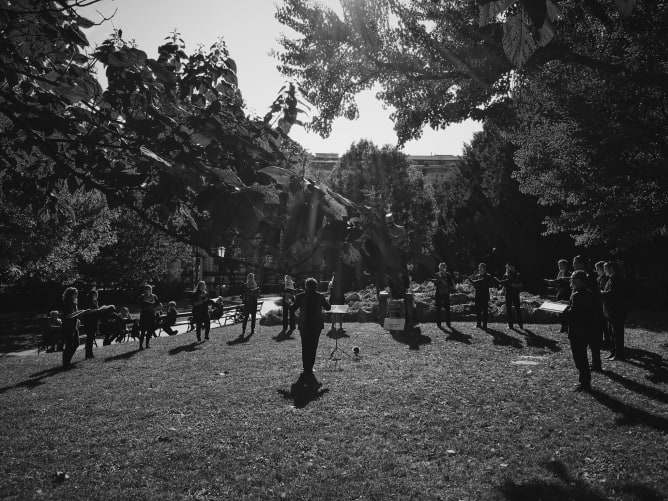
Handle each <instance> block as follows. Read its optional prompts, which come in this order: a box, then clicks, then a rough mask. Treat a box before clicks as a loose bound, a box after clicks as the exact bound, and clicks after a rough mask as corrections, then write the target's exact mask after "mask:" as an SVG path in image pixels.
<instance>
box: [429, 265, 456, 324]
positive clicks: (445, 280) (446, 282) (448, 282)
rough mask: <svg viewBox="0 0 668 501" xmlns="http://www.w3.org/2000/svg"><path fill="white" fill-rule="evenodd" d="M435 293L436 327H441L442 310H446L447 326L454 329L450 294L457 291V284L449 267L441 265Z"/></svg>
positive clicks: (435, 281)
mask: <svg viewBox="0 0 668 501" xmlns="http://www.w3.org/2000/svg"><path fill="white" fill-rule="evenodd" d="M434 285H435V292H434V304H435V307H436V325H437V326H438V327H441V308H444V309H445V325H447V326H448V327H449V328H452V325H450V292H451V291H453V290H454V289H455V283H454V281H453V280H452V275H451V274H450V273H449V272H448V265H447V264H445V263H440V264H439V265H438V271H437V272H436V278H435V279H434Z"/></svg>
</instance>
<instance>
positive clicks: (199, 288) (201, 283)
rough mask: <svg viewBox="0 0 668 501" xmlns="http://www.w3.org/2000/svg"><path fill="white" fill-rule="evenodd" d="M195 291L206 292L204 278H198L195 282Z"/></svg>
mask: <svg viewBox="0 0 668 501" xmlns="http://www.w3.org/2000/svg"><path fill="white" fill-rule="evenodd" d="M196 290H197V292H206V282H205V281H204V280H200V281H199V282H197V288H196Z"/></svg>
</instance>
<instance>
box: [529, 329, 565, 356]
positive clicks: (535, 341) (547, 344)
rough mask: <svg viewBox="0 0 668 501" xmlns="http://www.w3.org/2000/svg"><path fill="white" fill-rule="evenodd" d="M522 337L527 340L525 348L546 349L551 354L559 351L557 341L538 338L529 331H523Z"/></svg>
mask: <svg viewBox="0 0 668 501" xmlns="http://www.w3.org/2000/svg"><path fill="white" fill-rule="evenodd" d="M524 337H525V338H526V340H527V346H530V347H532V348H546V349H548V350H550V351H552V352H557V351H561V346H559V342H558V341H555V340H554V339H549V338H546V337H543V336H539V335H538V334H536V333H535V332H533V331H531V330H529V329H524Z"/></svg>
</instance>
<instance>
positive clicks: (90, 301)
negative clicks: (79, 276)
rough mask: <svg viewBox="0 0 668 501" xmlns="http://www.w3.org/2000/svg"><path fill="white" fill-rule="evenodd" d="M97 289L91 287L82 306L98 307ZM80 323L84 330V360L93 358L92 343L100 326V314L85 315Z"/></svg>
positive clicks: (88, 308) (92, 308) (93, 308)
mask: <svg viewBox="0 0 668 501" xmlns="http://www.w3.org/2000/svg"><path fill="white" fill-rule="evenodd" d="M97 296H98V294H97V290H95V289H92V290H91V291H90V292H89V293H88V297H87V300H86V304H85V305H84V307H85V308H86V309H87V310H97V309H98V308H99V305H98V302H97ZM81 323H82V324H83V328H84V331H85V332H86V344H85V347H86V356H85V358H86V360H87V359H89V358H95V355H93V344H94V343H95V337H96V336H97V332H98V329H99V326H100V316H99V315H86V316H84V317H82V318H81Z"/></svg>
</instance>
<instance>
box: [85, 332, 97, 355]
mask: <svg viewBox="0 0 668 501" xmlns="http://www.w3.org/2000/svg"><path fill="white" fill-rule="evenodd" d="M84 330H85V331H86V344H85V346H86V358H91V357H92V356H93V345H94V344H95V336H96V335H97V324H96V325H84Z"/></svg>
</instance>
